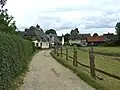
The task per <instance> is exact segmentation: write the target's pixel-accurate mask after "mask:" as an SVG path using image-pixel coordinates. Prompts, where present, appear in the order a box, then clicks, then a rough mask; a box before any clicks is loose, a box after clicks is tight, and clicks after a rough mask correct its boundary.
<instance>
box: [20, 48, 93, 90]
mask: <svg viewBox="0 0 120 90" xmlns="http://www.w3.org/2000/svg"><path fill="white" fill-rule="evenodd" d="M49 53H50V50H45V51H40V52H38V53H37V54H36V55H35V56H34V57H33V60H32V61H31V63H30V66H29V70H30V72H28V73H27V74H26V77H25V78H24V84H23V85H22V86H21V88H20V90H95V89H93V88H92V87H91V86H89V85H88V84H86V83H85V82H84V81H82V80H81V79H80V78H79V77H77V76H76V75H75V74H74V73H73V72H72V71H70V70H69V69H67V68H65V67H64V66H62V65H61V64H59V63H58V62H57V61H56V60H55V59H54V58H52V57H51V55H50V54H49Z"/></svg>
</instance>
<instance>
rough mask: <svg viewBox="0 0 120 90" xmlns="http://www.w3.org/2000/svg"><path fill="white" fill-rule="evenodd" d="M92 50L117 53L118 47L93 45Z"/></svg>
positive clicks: (119, 48)
mask: <svg viewBox="0 0 120 90" xmlns="http://www.w3.org/2000/svg"><path fill="white" fill-rule="evenodd" d="M81 48H82V49H86V50H88V49H89V48H90V47H81ZM94 51H96V52H105V53H119V54H120V47H99V46H98V47H94Z"/></svg>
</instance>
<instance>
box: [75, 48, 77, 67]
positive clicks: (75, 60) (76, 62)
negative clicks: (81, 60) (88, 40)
mask: <svg viewBox="0 0 120 90" xmlns="http://www.w3.org/2000/svg"><path fill="white" fill-rule="evenodd" d="M75 66H76V67H77V50H76V49H75Z"/></svg>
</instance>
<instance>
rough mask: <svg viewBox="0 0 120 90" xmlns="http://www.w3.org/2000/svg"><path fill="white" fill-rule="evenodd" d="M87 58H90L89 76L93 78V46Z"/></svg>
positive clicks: (94, 75)
mask: <svg viewBox="0 0 120 90" xmlns="http://www.w3.org/2000/svg"><path fill="white" fill-rule="evenodd" d="M89 59H90V72H91V76H92V77H93V78H96V74H95V61H94V59H95V58H94V51H93V47H91V48H90V50H89Z"/></svg>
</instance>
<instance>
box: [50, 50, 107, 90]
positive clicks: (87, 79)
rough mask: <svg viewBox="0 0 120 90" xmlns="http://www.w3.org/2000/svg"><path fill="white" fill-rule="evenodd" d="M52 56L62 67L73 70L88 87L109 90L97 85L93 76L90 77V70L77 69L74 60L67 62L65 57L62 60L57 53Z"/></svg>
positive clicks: (79, 67) (52, 53)
mask: <svg viewBox="0 0 120 90" xmlns="http://www.w3.org/2000/svg"><path fill="white" fill-rule="evenodd" d="M51 55H52V56H53V57H54V58H55V59H56V60H57V61H58V62H59V63H61V64H62V65H64V66H65V67H66V68H69V69H71V70H72V71H73V72H74V73H75V74H76V75H77V76H78V77H80V78H81V79H82V80H83V81H85V82H86V83H88V85H90V86H92V87H93V88H95V89H96V90H109V89H108V88H105V87H104V86H102V85H100V84H99V83H97V82H96V81H95V80H94V79H93V78H91V76H90V75H89V72H87V71H88V70H87V69H86V68H84V67H81V66H78V67H75V66H73V64H72V59H69V60H68V61H66V60H65V55H63V57H62V58H61V57H60V56H56V55H55V53H54V52H53V51H52V52H51Z"/></svg>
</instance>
